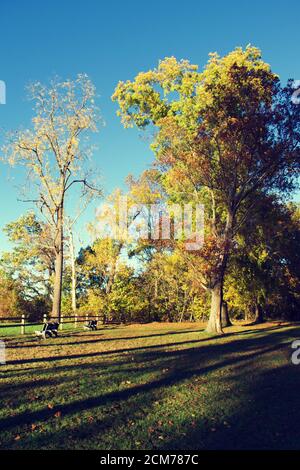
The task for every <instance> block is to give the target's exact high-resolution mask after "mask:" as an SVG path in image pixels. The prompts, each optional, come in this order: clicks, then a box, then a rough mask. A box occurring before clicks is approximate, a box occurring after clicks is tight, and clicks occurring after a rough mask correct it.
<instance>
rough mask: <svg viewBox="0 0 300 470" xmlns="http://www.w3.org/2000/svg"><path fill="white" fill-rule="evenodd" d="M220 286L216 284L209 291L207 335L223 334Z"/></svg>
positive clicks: (219, 283)
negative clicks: (209, 303) (209, 304)
mask: <svg viewBox="0 0 300 470" xmlns="http://www.w3.org/2000/svg"><path fill="white" fill-rule="evenodd" d="M221 309H222V284H221V282H218V283H216V284H215V286H214V287H213V288H212V289H211V308H210V315H209V320H208V324H207V327H206V331H207V332H208V333H217V334H223V330H222V322H221Z"/></svg>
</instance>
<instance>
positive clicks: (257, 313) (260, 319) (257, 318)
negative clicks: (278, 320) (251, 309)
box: [254, 304, 264, 324]
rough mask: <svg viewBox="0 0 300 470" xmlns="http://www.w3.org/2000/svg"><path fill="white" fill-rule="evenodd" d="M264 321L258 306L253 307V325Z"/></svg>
mask: <svg viewBox="0 0 300 470" xmlns="http://www.w3.org/2000/svg"><path fill="white" fill-rule="evenodd" d="M263 321H264V315H263V310H262V308H261V306H260V305H259V304H256V305H255V319H254V323H256V324H258V323H263Z"/></svg>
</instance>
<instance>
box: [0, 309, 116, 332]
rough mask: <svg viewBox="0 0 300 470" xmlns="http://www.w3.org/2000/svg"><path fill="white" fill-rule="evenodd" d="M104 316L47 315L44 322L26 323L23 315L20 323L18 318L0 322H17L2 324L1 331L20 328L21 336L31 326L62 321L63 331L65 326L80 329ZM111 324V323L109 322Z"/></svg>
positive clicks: (5, 319)
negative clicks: (84, 324)
mask: <svg viewBox="0 0 300 470" xmlns="http://www.w3.org/2000/svg"><path fill="white" fill-rule="evenodd" d="M102 318H103V317H102V315H90V314H86V315H61V316H60V319H59V317H51V319H50V318H48V317H47V315H43V320H42V321H39V322H26V318H25V315H22V316H21V318H20V321H19V322H16V320H17V319H16V317H5V318H3V317H2V318H0V322H2V321H4V322H5V321H15V323H9V324H2V323H0V330H1V329H2V328H18V327H19V328H20V333H21V335H24V334H25V331H26V327H29V326H40V325H43V324H44V323H47V322H48V321H50V320H51V321H52V320H60V321H59V329H60V330H63V328H64V326H65V325H71V324H72V325H74V328H77V327H78V323H87V322H88V321H89V320H97V321H100V320H101V319H102ZM109 323H111V322H109Z"/></svg>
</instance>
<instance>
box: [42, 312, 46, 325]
mask: <svg viewBox="0 0 300 470" xmlns="http://www.w3.org/2000/svg"><path fill="white" fill-rule="evenodd" d="M43 323H44V324H45V323H47V315H46V314H45V313H44V315H43Z"/></svg>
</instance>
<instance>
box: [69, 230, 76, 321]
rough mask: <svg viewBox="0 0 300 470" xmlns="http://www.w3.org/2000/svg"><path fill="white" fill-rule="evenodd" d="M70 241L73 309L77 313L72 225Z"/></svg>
mask: <svg viewBox="0 0 300 470" xmlns="http://www.w3.org/2000/svg"><path fill="white" fill-rule="evenodd" d="M69 243H70V258H71V271H72V287H71V297H72V311H73V313H74V314H75V313H76V310H77V305H76V285H77V276H76V259H75V247H74V238H73V232H72V229H71V227H69Z"/></svg>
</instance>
